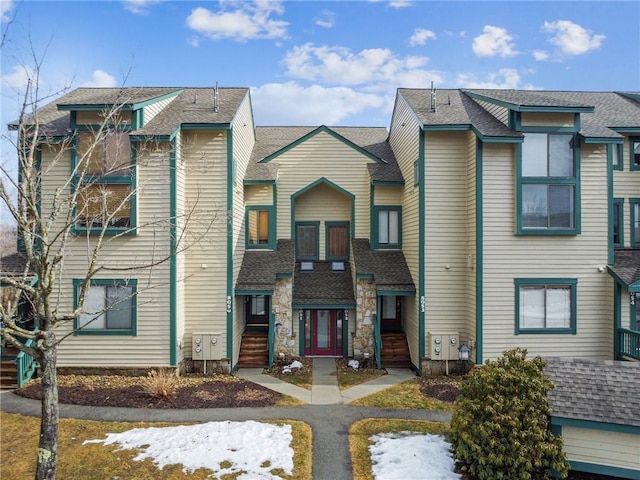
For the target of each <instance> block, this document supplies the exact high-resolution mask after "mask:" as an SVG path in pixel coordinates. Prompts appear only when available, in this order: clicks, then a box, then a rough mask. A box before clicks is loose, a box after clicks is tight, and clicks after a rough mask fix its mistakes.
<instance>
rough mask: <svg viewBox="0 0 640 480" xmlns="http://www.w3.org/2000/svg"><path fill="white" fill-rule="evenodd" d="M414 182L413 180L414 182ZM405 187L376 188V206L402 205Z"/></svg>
mask: <svg viewBox="0 0 640 480" xmlns="http://www.w3.org/2000/svg"><path fill="white" fill-rule="evenodd" d="M412 181H413V180H412ZM403 191H404V188H403V187H382V186H376V187H374V192H373V204H374V205H402V194H403Z"/></svg>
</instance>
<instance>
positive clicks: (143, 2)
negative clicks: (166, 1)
mask: <svg viewBox="0 0 640 480" xmlns="http://www.w3.org/2000/svg"><path fill="white" fill-rule="evenodd" d="M161 1H162V0H123V2H124V9H125V10H128V11H130V12H131V13H135V14H136V15H146V14H147V13H149V7H150V6H152V5H154V4H156V3H160V2H161Z"/></svg>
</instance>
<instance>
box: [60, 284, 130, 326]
mask: <svg viewBox="0 0 640 480" xmlns="http://www.w3.org/2000/svg"><path fill="white" fill-rule="evenodd" d="M84 282H85V280H82V279H76V278H74V279H73V309H74V310H77V309H78V307H79V305H78V295H79V294H80V289H81V287H82V284H83V283H84ZM89 286H90V287H93V286H105V287H109V286H126V287H131V328H127V329H103V330H88V329H80V319H79V318H76V319H75V320H74V321H73V330H74V331H73V334H74V335H98V336H100V335H121V336H132V337H135V336H137V330H138V305H137V304H138V301H137V300H138V280H137V279H131V278H129V279H121V278H120V279H104V278H100V279H91V280H89ZM105 313H108V310H107V311H106V312H105Z"/></svg>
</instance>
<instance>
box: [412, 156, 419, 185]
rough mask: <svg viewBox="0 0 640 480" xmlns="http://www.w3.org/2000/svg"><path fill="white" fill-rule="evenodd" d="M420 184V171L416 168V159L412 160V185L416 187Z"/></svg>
mask: <svg viewBox="0 0 640 480" xmlns="http://www.w3.org/2000/svg"><path fill="white" fill-rule="evenodd" d="M418 185H420V172H419V169H418V160H416V161H415V162H413V186H414V187H416V186H418Z"/></svg>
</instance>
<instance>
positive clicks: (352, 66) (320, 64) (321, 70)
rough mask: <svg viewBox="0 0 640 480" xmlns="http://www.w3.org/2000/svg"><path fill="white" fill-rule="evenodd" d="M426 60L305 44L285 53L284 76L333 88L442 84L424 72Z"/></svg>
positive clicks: (434, 75) (384, 51) (379, 50)
mask: <svg viewBox="0 0 640 480" xmlns="http://www.w3.org/2000/svg"><path fill="white" fill-rule="evenodd" d="M428 61H429V59H428V58H426V57H418V56H406V57H399V56H397V55H395V54H394V53H393V52H392V51H391V50H389V49H386V48H371V49H365V50H362V51H360V52H359V53H356V54H354V53H351V51H350V50H349V49H348V48H346V47H339V46H333V47H330V46H315V45H313V44H311V43H307V44H305V45H302V46H298V47H294V48H293V49H292V50H290V51H288V52H287V54H286V56H285V58H284V64H285V66H286V68H287V72H286V73H287V75H288V76H290V77H294V78H299V79H304V80H310V81H314V82H326V83H330V84H337V85H367V86H368V88H369V89H371V90H374V89H376V87H377V86H378V87H379V86H381V85H385V86H388V85H394V87H393V88H394V89H395V87H398V86H402V87H424V86H425V85H428V84H429V83H430V82H431V81H432V80H433V81H434V82H436V83H439V82H441V81H442V77H441V75H440V74H439V73H437V72H434V71H429V70H426V69H424V68H423V67H424V66H426V64H427V63H428Z"/></svg>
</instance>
